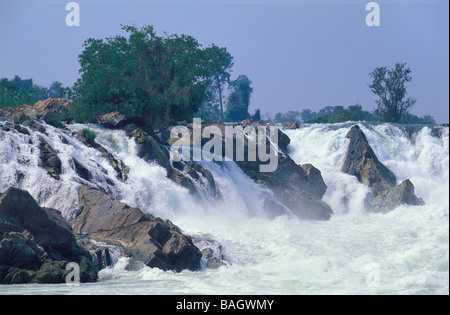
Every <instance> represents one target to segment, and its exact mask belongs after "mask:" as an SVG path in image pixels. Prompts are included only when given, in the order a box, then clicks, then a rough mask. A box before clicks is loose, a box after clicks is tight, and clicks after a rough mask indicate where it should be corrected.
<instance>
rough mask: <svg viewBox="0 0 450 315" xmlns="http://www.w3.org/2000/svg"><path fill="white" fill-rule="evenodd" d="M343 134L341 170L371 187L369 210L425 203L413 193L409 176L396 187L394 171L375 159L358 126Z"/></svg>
mask: <svg viewBox="0 0 450 315" xmlns="http://www.w3.org/2000/svg"><path fill="white" fill-rule="evenodd" d="M346 137H347V138H348V139H350V143H349V146H348V149H347V153H346V156H345V159H344V163H343V167H342V171H343V172H344V173H347V174H350V175H354V176H356V178H357V179H358V180H359V181H360V182H361V183H365V184H367V185H368V186H369V187H371V188H372V194H373V196H372V198H371V200H369V201H368V202H366V205H368V207H369V211H371V212H388V211H391V210H393V209H395V208H396V207H397V206H399V205H401V204H408V205H423V204H425V202H424V201H423V199H422V198H419V197H417V196H416V195H415V194H414V185H413V184H412V182H411V181H410V180H409V179H407V180H404V181H403V182H402V183H401V184H400V185H398V186H397V179H396V177H395V175H394V173H392V172H391V171H390V170H389V169H388V168H387V167H386V166H385V165H384V164H382V163H381V162H380V161H379V160H378V158H377V156H376V155H375V153H374V151H373V149H372V148H371V146H370V145H369V142H368V141H367V138H366V136H365V135H364V133H363V131H362V130H361V128H360V127H359V126H358V125H355V126H353V127H352V128H351V129H350V131H349V132H348V134H347V136H346Z"/></svg>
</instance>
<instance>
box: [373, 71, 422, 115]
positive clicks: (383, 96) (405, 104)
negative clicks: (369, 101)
mask: <svg viewBox="0 0 450 315" xmlns="http://www.w3.org/2000/svg"><path fill="white" fill-rule="evenodd" d="M410 73H411V70H410V69H409V68H407V67H406V63H396V64H395V67H394V68H392V69H388V68H387V67H377V68H375V70H373V71H372V72H371V73H370V76H371V77H372V79H373V81H372V83H371V84H370V85H369V88H370V89H371V91H372V92H373V93H374V94H375V95H377V96H378V97H379V99H378V100H376V103H377V105H378V109H377V111H378V113H379V114H380V115H381V117H382V119H383V120H385V121H388V122H395V123H397V122H399V121H400V120H401V118H402V117H403V116H404V115H405V114H407V113H408V112H409V110H410V109H411V108H412V107H413V106H414V104H415V103H416V100H415V99H413V98H411V97H408V98H407V92H406V83H408V82H410V81H411V80H412V77H411V76H410Z"/></svg>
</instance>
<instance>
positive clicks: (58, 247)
mask: <svg viewBox="0 0 450 315" xmlns="http://www.w3.org/2000/svg"><path fill="white" fill-rule="evenodd" d="M69 262H75V263H78V264H79V266H80V281H81V282H93V281H96V280H97V268H96V266H95V265H94V263H93V262H92V260H91V255H90V254H89V253H88V252H87V251H86V250H85V249H83V248H81V247H79V246H78V245H77V243H76V240H75V237H74V235H73V233H72V229H71V227H70V225H69V224H68V223H67V221H66V220H65V219H64V218H63V217H62V216H61V213H60V212H59V211H57V210H53V209H47V208H41V207H39V205H38V204H37V202H36V201H35V200H34V199H33V197H32V196H31V195H30V194H29V193H28V192H26V191H23V190H20V189H17V188H10V189H8V190H7V191H6V192H5V193H3V194H2V195H1V196H0V283H2V284H18V283H31V282H33V283H64V282H65V281H66V276H67V275H68V274H69V272H70V270H69V271H67V270H66V269H65V268H66V266H67V264H68V263H69Z"/></svg>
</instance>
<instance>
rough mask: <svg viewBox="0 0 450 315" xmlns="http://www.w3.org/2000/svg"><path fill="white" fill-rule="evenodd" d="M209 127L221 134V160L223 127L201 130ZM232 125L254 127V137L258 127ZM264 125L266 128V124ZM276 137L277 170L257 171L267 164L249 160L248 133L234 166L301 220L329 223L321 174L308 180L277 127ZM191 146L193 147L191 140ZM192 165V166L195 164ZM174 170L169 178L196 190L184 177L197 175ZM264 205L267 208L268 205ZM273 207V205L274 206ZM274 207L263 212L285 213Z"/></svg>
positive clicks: (180, 167) (186, 169) (184, 169)
mask: <svg viewBox="0 0 450 315" xmlns="http://www.w3.org/2000/svg"><path fill="white" fill-rule="evenodd" d="M209 126H214V127H217V128H218V129H219V130H220V131H221V133H220V134H219V136H222V157H223V159H225V158H224V156H225V153H226V150H225V143H226V138H225V134H226V133H225V127H226V126H225V125H224V124H214V125H202V128H206V127H209ZM231 126H233V127H236V126H242V128H245V127H246V126H250V127H254V128H255V131H256V135H257V134H258V128H257V127H258V126H260V123H257V122H252V121H251V120H245V121H242V122H241V123H240V124H239V125H237V124H231ZM263 126H265V127H267V125H263ZM185 127H187V128H188V129H189V130H190V131H191V138H192V131H193V129H192V128H193V127H192V124H188V125H186V126H185ZM267 132H268V129H267ZM244 134H245V132H244ZM277 135H278V148H273V149H274V150H277V153H278V154H277V159H278V167H277V169H276V170H275V171H274V172H265V173H264V172H260V170H259V168H260V164H266V162H261V161H259V160H257V161H249V158H248V153H249V152H248V141H249V140H248V139H249V137H248V135H247V134H245V135H244V137H245V138H244V161H236V159H234V160H235V162H236V164H237V165H238V166H239V167H240V168H241V169H242V170H243V171H244V172H245V173H246V174H247V175H248V176H249V177H250V178H251V179H253V180H254V181H255V182H257V183H259V184H262V185H265V186H267V188H269V189H270V190H272V191H273V192H274V194H275V197H276V199H277V200H278V201H279V202H280V203H282V204H283V205H284V206H286V207H288V208H289V209H290V210H291V211H292V212H293V213H295V214H296V215H298V216H299V217H302V218H304V219H314V220H328V219H329V218H330V217H331V215H332V213H333V211H332V210H331V208H330V207H329V206H328V205H327V204H326V203H324V202H323V201H322V200H321V197H322V196H323V194H324V189H326V186H323V185H320V178H321V176H320V172H319V171H318V170H317V169H314V170H313V171H312V173H313V174H312V176H311V177H310V179H308V177H307V176H306V174H305V172H304V170H303V169H302V167H301V166H299V165H297V164H296V163H295V162H294V161H293V160H292V159H291V158H290V157H289V155H288V154H287V151H288V150H287V147H288V145H289V143H290V138H289V137H288V136H287V135H286V134H285V133H284V132H282V131H281V130H280V129H279V128H277ZM211 137H212V136H211ZM166 138H167V139H168V136H167V135H166V136H165V139H166ZM172 140H173V138H172V139H168V140H166V141H167V143H171V141H172ZM175 140H176V139H175ZM208 141H210V138H202V145H204V144H205V143H207V142H208ZM190 144H192V140H191V142H190ZM271 145H272V144H271V142H270V141H269V139H268V138H267V137H266V151H268V150H269V149H270V146H271ZM233 152H234V155H236V141H234V140H233ZM191 164H194V165H195V163H191ZM174 167H175V168H176V170H174V171H172V172H171V173H170V175H169V177H170V178H171V179H172V180H174V181H175V182H177V183H179V184H180V185H183V186H184V187H186V188H188V189H189V190H190V191H191V192H194V191H195V189H196V185H195V183H193V182H192V180H191V179H190V178H187V177H186V176H185V175H184V173H186V174H190V176H191V177H192V179H193V180H196V179H195V177H196V174H194V173H192V172H191V169H190V168H189V167H187V166H186V164H182V163H178V164H177V165H175V164H174ZM195 167H196V166H192V168H195ZM196 171H197V173H199V171H198V170H196ZM183 172H184V173H183ZM206 177H208V176H206ZM208 181H209V182H210V184H211V186H213V185H212V181H210V180H208ZM310 181H311V182H310ZM322 182H323V180H322ZM323 184H324V183H323ZM303 199H305V200H303ZM266 205H267V206H268V207H269V205H268V204H266ZM273 205H274V206H275V204H273ZM275 208H276V209H274V211H270V210H269V209H266V210H267V211H266V212H267V213H268V214H269V215H274V214H275V213H280V214H284V213H285V211H284V210H283V211H281V210H282V209H284V208H283V207H279V205H277V206H276V207H275Z"/></svg>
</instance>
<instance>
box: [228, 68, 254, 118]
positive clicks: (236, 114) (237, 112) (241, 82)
mask: <svg viewBox="0 0 450 315" xmlns="http://www.w3.org/2000/svg"><path fill="white" fill-rule="evenodd" d="M251 84H252V81H250V79H249V78H248V77H247V76H246V75H240V76H238V78H237V79H236V80H233V81H230V83H229V85H228V88H229V90H230V91H231V93H230V95H229V96H228V102H227V109H226V112H225V117H226V119H227V120H228V121H239V120H244V119H247V118H250V114H249V113H248V108H249V106H250V97H251V94H252V92H253V88H252V86H251Z"/></svg>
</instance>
